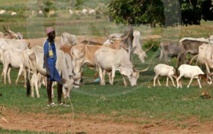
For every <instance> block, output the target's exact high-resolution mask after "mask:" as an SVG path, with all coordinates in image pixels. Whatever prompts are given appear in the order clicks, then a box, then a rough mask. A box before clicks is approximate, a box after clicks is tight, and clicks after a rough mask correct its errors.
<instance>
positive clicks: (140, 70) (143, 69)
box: [139, 64, 150, 73]
mask: <svg viewBox="0 0 213 134" xmlns="http://www.w3.org/2000/svg"><path fill="white" fill-rule="evenodd" d="M149 67H150V64H149V66H148V67H147V68H145V69H143V70H139V72H140V73H142V72H145V71H147V70H148V69H149Z"/></svg>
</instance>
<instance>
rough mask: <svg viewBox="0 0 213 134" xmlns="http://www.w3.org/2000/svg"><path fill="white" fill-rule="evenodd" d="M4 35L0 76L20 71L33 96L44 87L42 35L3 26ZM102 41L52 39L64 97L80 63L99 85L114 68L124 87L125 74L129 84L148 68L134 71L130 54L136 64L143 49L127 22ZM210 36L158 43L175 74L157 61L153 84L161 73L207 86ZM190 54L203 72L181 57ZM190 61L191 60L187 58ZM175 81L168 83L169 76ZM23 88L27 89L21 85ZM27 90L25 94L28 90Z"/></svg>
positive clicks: (212, 50)
mask: <svg viewBox="0 0 213 134" xmlns="http://www.w3.org/2000/svg"><path fill="white" fill-rule="evenodd" d="M4 29H5V31H6V33H4V34H3V33H2V34H0V35H2V36H1V38H0V60H1V62H2V64H3V71H2V76H4V84H6V83H7V77H8V82H9V83H11V79H10V71H11V68H18V69H19V72H18V76H17V79H16V84H17V83H18V81H19V77H20V76H21V75H22V74H23V75H24V77H25V82H24V86H25V87H27V86H28V84H30V85H31V96H32V97H34V89H35V91H36V95H37V97H40V95H39V88H40V86H41V84H44V85H45V75H46V70H45V69H44V68H43V47H42V45H43V43H44V41H45V40H46V38H38V39H22V36H20V35H19V34H16V33H15V32H13V31H11V30H9V29H6V28H4ZM106 36H107V39H106V40H103V41H102V42H95V41H92V40H83V41H80V42H79V40H78V39H77V37H76V36H75V35H73V34H70V33H66V32H64V33H62V34H61V36H60V39H57V40H56V45H57V62H56V68H57V69H58V71H59V72H60V74H61V76H62V77H63V79H65V80H66V82H65V83H64V84H63V93H64V97H65V98H66V97H69V96H70V90H71V89H72V88H75V87H76V88H77V87H79V86H80V82H81V79H82V75H83V65H87V66H89V67H90V68H93V69H96V70H97V72H98V74H99V77H100V84H101V85H105V84H106V82H105V74H106V73H107V75H108V77H109V83H110V84H111V85H113V81H114V77H115V72H116V71H119V72H120V74H121V75H122V76H123V83H124V85H125V86H127V82H126V77H127V78H128V80H129V82H130V85H131V86H135V85H137V80H138V78H139V76H140V72H144V71H146V70H148V69H149V67H150V66H148V67H147V68H145V69H143V70H136V69H135V68H134V65H133V63H132V60H131V59H132V58H131V56H132V54H136V55H137V56H138V58H139V59H140V61H141V62H142V63H144V62H145V58H146V57H147V55H146V52H147V51H148V50H150V48H149V49H147V50H143V49H142V46H141V44H140V37H141V36H140V32H139V31H137V30H133V27H132V26H128V27H127V29H126V30H125V31H124V33H123V34H118V33H114V34H108V33H107V32H106ZM212 38H213V36H210V38H209V39H205V38H182V39H181V40H180V41H179V43H178V44H173V43H170V42H162V43H161V44H160V45H159V46H160V47H161V49H160V50H161V54H160V61H161V60H163V58H164V60H166V61H167V60H168V57H169V56H176V57H177V67H178V72H179V73H178V72H177V71H176V69H175V67H173V66H169V65H167V64H163V63H159V64H157V65H156V66H155V67H154V72H155V76H154V81H153V86H156V84H155V83H156V80H157V81H158V84H159V85H161V84H160V81H159V76H166V77H167V83H166V86H168V80H169V79H171V81H172V84H173V86H175V87H176V86H177V87H182V82H181V77H188V78H190V82H189V84H188V86H187V87H189V86H190V84H191V82H192V80H193V79H197V81H198V84H199V87H200V88H201V87H202V86H201V83H200V79H201V78H204V79H205V80H206V81H207V83H208V84H211V83H212V80H211V75H212V73H211V72H210V68H213V46H212V44H211V41H212ZM187 54H191V55H195V56H194V57H193V58H192V60H193V59H194V58H196V57H197V62H198V63H199V64H200V65H205V67H206V72H205V73H204V72H203V71H202V70H201V68H200V67H199V66H197V65H190V64H189V63H188V61H187V60H186V55H187ZM191 62H192V61H191ZM173 78H175V80H176V83H177V84H175V82H174V79H173ZM27 89H29V88H27ZM28 93H30V92H29V91H28Z"/></svg>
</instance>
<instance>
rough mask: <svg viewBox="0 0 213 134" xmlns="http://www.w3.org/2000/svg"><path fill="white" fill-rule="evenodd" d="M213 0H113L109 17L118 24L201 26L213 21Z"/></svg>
mask: <svg viewBox="0 0 213 134" xmlns="http://www.w3.org/2000/svg"><path fill="white" fill-rule="evenodd" d="M212 8H213V6H212V1H211V0H125V2H124V1H123V0H112V1H111V2H110V4H109V6H108V9H109V15H110V16H111V17H112V18H113V19H114V20H115V22H116V23H124V24H136V25H137V24H151V25H152V26H155V24H159V25H163V26H172V25H176V24H180V23H181V24H200V20H201V19H202V18H203V19H204V20H209V19H211V20H212V19H213V12H212Z"/></svg>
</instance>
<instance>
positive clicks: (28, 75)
mask: <svg viewBox="0 0 213 134" xmlns="http://www.w3.org/2000/svg"><path fill="white" fill-rule="evenodd" d="M29 73H30V70H27V71H26V82H27V96H30V94H31V85H30V74H29Z"/></svg>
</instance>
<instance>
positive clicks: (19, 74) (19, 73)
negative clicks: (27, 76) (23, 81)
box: [16, 66, 23, 85]
mask: <svg viewBox="0 0 213 134" xmlns="http://www.w3.org/2000/svg"><path fill="white" fill-rule="evenodd" d="M22 71H23V66H20V69H19V72H18V76H17V79H16V85H17V84H18V80H19V77H20V76H21V74H22Z"/></svg>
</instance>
